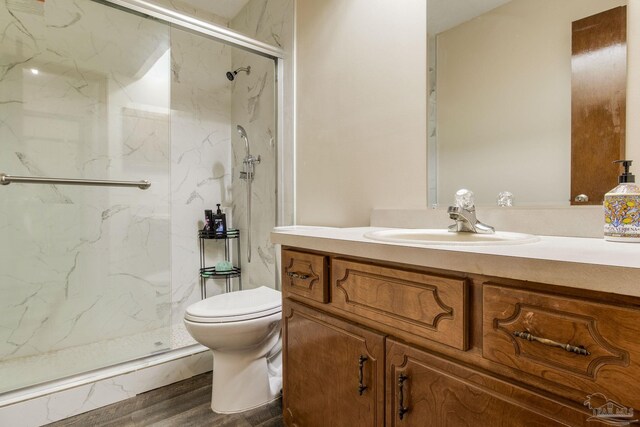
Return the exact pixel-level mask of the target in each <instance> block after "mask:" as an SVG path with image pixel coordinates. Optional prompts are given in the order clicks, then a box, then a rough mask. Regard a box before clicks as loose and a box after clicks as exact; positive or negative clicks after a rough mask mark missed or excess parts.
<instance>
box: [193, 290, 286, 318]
mask: <svg viewBox="0 0 640 427" xmlns="http://www.w3.org/2000/svg"><path fill="white" fill-rule="evenodd" d="M280 311H282V294H281V293H280V292H279V291H276V290H274V289H271V288H267V287H266V286H260V287H259V288H256V289H249V290H246V291H238V292H227V293H225V294H221V295H216V296H213V297H209V298H207V299H204V300H202V301H199V302H197V303H195V304H192V305H190V306H189V307H188V308H187V311H186V313H185V316H184V318H185V319H186V320H190V321H192V322H203V323H221V322H237V321H240V320H250V319H256V318H259V317H264V316H268V315H270V314H275V313H279V312H280Z"/></svg>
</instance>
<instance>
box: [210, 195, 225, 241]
mask: <svg viewBox="0 0 640 427" xmlns="http://www.w3.org/2000/svg"><path fill="white" fill-rule="evenodd" d="M216 206H217V207H218V210H217V211H216V214H215V215H213V231H214V233H215V234H216V236H220V237H222V236H226V235H227V215H226V214H224V213H222V211H221V210H220V204H219V203H218V204H217V205H216Z"/></svg>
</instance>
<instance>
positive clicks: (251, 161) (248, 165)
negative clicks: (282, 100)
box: [236, 125, 260, 262]
mask: <svg viewBox="0 0 640 427" xmlns="http://www.w3.org/2000/svg"><path fill="white" fill-rule="evenodd" d="M236 130H237V131H238V135H240V138H242V139H243V140H244V149H245V156H244V159H242V171H240V179H242V180H244V181H246V183H247V262H251V183H252V182H253V176H254V174H255V165H257V164H259V163H260V156H258V157H254V156H252V155H251V151H250V150H249V138H248V137H247V131H246V130H244V128H243V127H242V126H240V125H237V126H236Z"/></svg>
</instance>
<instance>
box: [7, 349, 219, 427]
mask: <svg viewBox="0 0 640 427" xmlns="http://www.w3.org/2000/svg"><path fill="white" fill-rule="evenodd" d="M212 365H213V360H212V357H211V352H210V351H201V352H198V353H196V354H193V355H191V356H187V357H182V358H179V359H177V360H172V361H169V362H166V363H162V364H158V365H154V366H150V367H147V368H143V369H138V370H135V371H133V372H129V373H127V374H123V375H118V376H115V377H112V378H107V379H103V380H99V381H95V382H93V383H89V384H86V385H82V386H79V387H75V388H71V389H68V390H64V391H61V392H57V393H53V394H50V395H47V396H43V397H39V398H35V399H31V400H26V401H24V402H20V403H16V404H14V405H10V406H5V407H0V425H2V426H20V427H32V426H33V427H35V426H41V425H44V424H47V423H51V422H54V421H58V420H62V419H64V418H68V417H72V416H74V415H77V414H81V413H84V412H87V411H91V410H93V409H96V408H100V407H103V406H106V405H110V404H112V403H115V402H119V401H121V400H125V399H128V398H131V397H134V396H136V395H138V394H140V393H144V392H146V391H148V390H153V389H156V388H158V387H162V386H165V385H167V384H172V383H175V382H177V381H181V380H184V379H186V378H191V377H193V376H194V375H199V374H201V373H204V372H208V371H211V366H212Z"/></svg>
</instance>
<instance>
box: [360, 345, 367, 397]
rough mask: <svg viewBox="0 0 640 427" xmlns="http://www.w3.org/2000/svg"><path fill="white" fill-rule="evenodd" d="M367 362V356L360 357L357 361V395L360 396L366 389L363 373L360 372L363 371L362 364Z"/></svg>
mask: <svg viewBox="0 0 640 427" xmlns="http://www.w3.org/2000/svg"><path fill="white" fill-rule="evenodd" d="M367 360H369V358H368V357H367V356H363V355H360V359H358V364H359V372H358V393H359V394H360V396H362V394H363V393H364V391H365V390H366V389H367V386H366V385H364V378H363V377H364V373H363V372H362V371H363V370H364V364H365V362H366V361H367Z"/></svg>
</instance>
